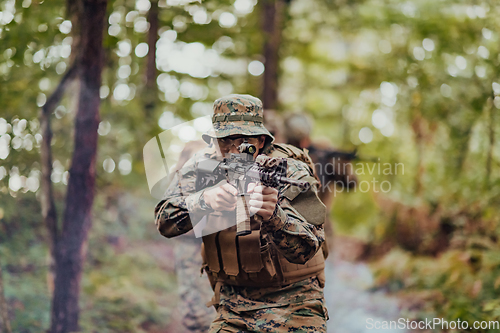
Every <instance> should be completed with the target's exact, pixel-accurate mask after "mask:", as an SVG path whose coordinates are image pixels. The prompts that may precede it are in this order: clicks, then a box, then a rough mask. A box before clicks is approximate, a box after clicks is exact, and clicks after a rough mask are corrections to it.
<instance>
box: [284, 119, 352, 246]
mask: <svg viewBox="0 0 500 333" xmlns="http://www.w3.org/2000/svg"><path fill="white" fill-rule="evenodd" d="M284 125H285V126H284V130H285V135H286V140H287V141H286V142H287V143H288V144H292V145H294V146H296V147H299V148H306V149H308V150H309V156H310V157H311V159H312V160H313V162H314V165H315V167H316V174H317V175H318V177H319V178H320V182H321V189H320V191H319V192H318V195H319V197H320V199H321V201H323V203H324V204H325V206H326V211H327V214H326V221H325V243H326V247H327V248H326V249H325V248H323V251H328V250H331V249H332V246H333V234H334V233H333V224H332V221H331V220H330V212H331V210H332V205H333V199H334V193H335V192H334V186H335V182H339V183H340V184H342V186H343V187H344V188H345V189H352V188H354V187H355V186H356V182H357V179H356V176H355V174H354V170H353V169H352V164H351V163H350V161H351V160H350V159H349V158H346V157H332V155H333V154H335V153H336V150H335V149H334V148H333V147H332V146H331V144H330V142H329V141H328V140H317V141H315V142H312V140H311V133H312V129H313V126H314V122H313V119H312V117H311V116H309V115H307V114H305V113H293V114H291V115H290V116H287V117H286V119H285V122H284ZM345 155H346V156H347V155H349V154H345ZM326 254H327V253H325V255H326Z"/></svg>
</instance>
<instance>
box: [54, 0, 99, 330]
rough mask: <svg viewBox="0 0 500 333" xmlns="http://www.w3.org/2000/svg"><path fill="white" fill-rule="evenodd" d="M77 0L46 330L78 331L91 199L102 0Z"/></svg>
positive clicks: (93, 176)
mask: <svg viewBox="0 0 500 333" xmlns="http://www.w3.org/2000/svg"><path fill="white" fill-rule="evenodd" d="M82 1H83V6H82V15H81V17H80V20H79V21H80V49H79V50H76V51H77V52H79V54H78V57H77V59H78V60H77V65H78V73H79V78H80V93H79V96H78V110H77V113H76V118H75V139H74V151H73V157H72V160H71V167H70V170H69V180H68V189H67V193H66V207H65V211H64V217H63V228H62V233H61V234H60V237H59V240H58V242H57V245H56V278H55V290H54V295H53V299H52V317H51V332H52V333H65V332H71V331H77V330H78V318H79V307H78V300H79V295H80V281H81V275H82V268H83V261H84V257H85V253H86V243H87V237H88V231H89V229H90V226H91V210H92V204H93V201H94V183H95V159H96V153H97V127H98V125H99V103H100V98H99V88H100V86H101V72H102V63H103V46H102V41H103V28H104V20H105V16H106V5H107V0H82Z"/></svg>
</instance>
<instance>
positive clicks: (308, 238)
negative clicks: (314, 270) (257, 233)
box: [262, 162, 325, 264]
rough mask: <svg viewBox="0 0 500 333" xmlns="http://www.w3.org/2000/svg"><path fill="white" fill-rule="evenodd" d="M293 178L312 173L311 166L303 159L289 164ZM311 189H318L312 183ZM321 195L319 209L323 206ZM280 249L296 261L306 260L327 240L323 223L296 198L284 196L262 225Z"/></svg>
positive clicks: (291, 260)
mask: <svg viewBox="0 0 500 333" xmlns="http://www.w3.org/2000/svg"><path fill="white" fill-rule="evenodd" d="M287 176H288V177H289V178H292V179H301V178H304V177H309V176H311V174H310V172H309V171H308V168H307V167H306V166H305V164H302V163H301V162H298V163H293V164H292V165H289V172H288V175H287ZM311 191H317V189H316V184H313V187H312V188H311ZM322 205H323V204H322V203H321V202H320V201H319V199H318V212H320V211H322V208H323V209H324V206H322ZM262 230H263V231H264V232H266V233H267V234H268V235H269V236H270V238H271V239H272V241H273V243H274V244H275V245H276V247H277V249H278V251H280V252H281V254H283V256H285V258H287V259H288V261H290V262H292V263H295V264H304V263H305V262H307V261H308V260H309V259H311V258H312V257H313V256H314V255H315V254H316V252H317V251H318V250H319V249H320V248H321V244H322V243H323V241H324V240H325V235H324V230H323V225H319V226H316V225H313V224H311V223H309V222H307V220H306V219H305V218H304V217H303V216H302V215H301V214H300V213H299V212H297V210H296V209H295V208H294V207H293V200H292V201H290V200H289V199H287V198H286V197H283V199H282V201H281V203H280V204H279V205H278V206H277V209H276V214H275V216H273V217H272V218H271V219H270V220H269V221H268V222H265V223H264V224H263V225H262Z"/></svg>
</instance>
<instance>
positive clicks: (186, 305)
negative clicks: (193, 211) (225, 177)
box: [171, 140, 216, 333]
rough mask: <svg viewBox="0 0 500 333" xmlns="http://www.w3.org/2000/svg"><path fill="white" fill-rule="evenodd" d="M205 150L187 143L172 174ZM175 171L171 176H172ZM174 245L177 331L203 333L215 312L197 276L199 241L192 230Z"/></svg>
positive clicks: (200, 144)
mask: <svg viewBox="0 0 500 333" xmlns="http://www.w3.org/2000/svg"><path fill="white" fill-rule="evenodd" d="M205 147H206V143H205V142H204V141H202V140H199V141H191V142H188V143H187V144H186V146H185V147H184V149H183V150H182V152H181V155H180V157H179V161H178V162H177V165H176V166H175V169H174V170H175V171H177V170H180V169H181V168H182V167H183V166H184V164H185V163H186V162H187V161H188V160H189V159H190V158H191V157H192V156H193V155H194V154H195V153H196V152H197V151H199V150H201V149H203V148H205ZM175 171H174V172H172V173H171V175H174V174H175ZM175 240H176V243H175V246H174V255H175V272H176V275H177V286H178V288H179V289H178V292H179V306H178V307H177V311H179V320H180V322H181V326H182V327H181V329H180V330H179V332H183V333H184V332H196V333H202V332H203V333H205V332H207V331H208V328H209V327H210V324H211V323H212V320H214V318H215V314H216V313H215V309H214V308H213V307H207V306H206V305H205V303H206V302H207V300H209V299H210V298H212V295H213V292H212V288H211V286H210V283H209V281H208V280H207V279H206V277H204V276H202V275H201V274H200V269H201V267H202V257H201V238H196V237H195V236H194V232H193V230H191V231H190V232H188V233H186V234H184V235H182V236H181V237H177V238H176V239H175Z"/></svg>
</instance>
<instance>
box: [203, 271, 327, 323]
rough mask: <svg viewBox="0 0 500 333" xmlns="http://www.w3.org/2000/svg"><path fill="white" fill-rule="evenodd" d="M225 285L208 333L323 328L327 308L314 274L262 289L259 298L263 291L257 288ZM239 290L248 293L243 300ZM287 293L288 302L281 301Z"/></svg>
mask: <svg viewBox="0 0 500 333" xmlns="http://www.w3.org/2000/svg"><path fill="white" fill-rule="evenodd" d="M225 289H227V290H226V291H225V292H224V293H222V295H224V297H223V298H222V296H221V305H220V306H219V308H218V310H217V318H216V319H215V320H214V322H213V323H212V325H211V326H210V330H209V332H210V333H217V332H256V333H257V332H258V333H260V332H311V333H317V332H326V320H327V318H328V312H327V310H326V307H325V302H324V299H323V297H322V288H321V287H320V286H319V283H318V281H317V279H316V278H309V279H307V280H304V281H301V282H298V283H295V284H293V285H290V286H287V287H283V288H281V289H279V290H276V289H275V290H273V291H272V292H270V291H264V295H265V296H264V297H263V296H261V297H260V298H259V296H260V294H262V293H263V291H262V290H260V289H254V288H241V287H232V286H225ZM266 292H267V293H266ZM241 294H244V295H246V296H247V298H246V301H244V302H242V301H241V300H240V295H241ZM313 295H314V296H315V297H313ZM287 297H289V298H291V299H292V300H291V301H290V302H288V304H287V305H280V303H282V300H281V302H280V299H281V298H287ZM263 299H264V300H265V301H262V300H263Z"/></svg>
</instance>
